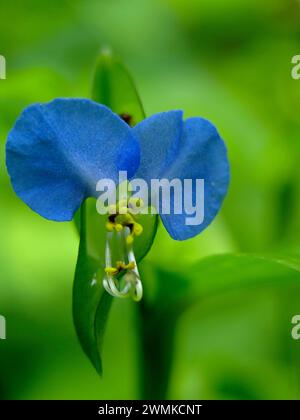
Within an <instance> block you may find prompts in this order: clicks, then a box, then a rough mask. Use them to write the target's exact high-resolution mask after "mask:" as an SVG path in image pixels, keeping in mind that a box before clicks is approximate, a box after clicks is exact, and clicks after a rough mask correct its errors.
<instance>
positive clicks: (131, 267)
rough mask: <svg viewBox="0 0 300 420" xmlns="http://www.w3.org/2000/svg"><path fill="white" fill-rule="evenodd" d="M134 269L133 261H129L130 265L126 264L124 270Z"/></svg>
mask: <svg viewBox="0 0 300 420" xmlns="http://www.w3.org/2000/svg"><path fill="white" fill-rule="evenodd" d="M134 267H135V263H134V262H133V261H131V262H130V263H128V264H127V265H126V266H125V268H126V270H133V269H134Z"/></svg>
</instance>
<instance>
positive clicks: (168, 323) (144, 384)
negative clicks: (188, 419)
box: [138, 299, 177, 400]
mask: <svg viewBox="0 0 300 420" xmlns="http://www.w3.org/2000/svg"><path fill="white" fill-rule="evenodd" d="M160 306H161V305H159V306H158V305H149V304H148V303H147V302H146V300H145V299H143V300H142V302H141V303H140V304H139V305H138V315H139V338H140V351H139V354H140V369H139V379H140V384H139V385H140V387H139V389H140V398H141V399H147V400H165V399H167V394H168V388H169V382H170V376H171V371H172V365H173V356H174V338H175V326H176V321H177V317H176V316H174V314H173V315H171V314H167V313H166V311H164V310H162V309H161V307H160Z"/></svg>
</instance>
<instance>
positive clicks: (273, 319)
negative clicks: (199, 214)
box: [0, 0, 300, 399]
mask: <svg viewBox="0 0 300 420" xmlns="http://www.w3.org/2000/svg"><path fill="white" fill-rule="evenodd" d="M0 9H1V15H0V54H2V55H4V56H5V57H6V59H7V80H1V81H0V141H1V149H0V153H1V155H0V170H1V171H0V232H1V244H0V314H2V315H5V317H6V319H7V340H5V341H0V398H2V399H4V398H9V399H57V398H58V399H63V398H71V399H77V398H80V399H85V398H93V399H94V398H95V399H96V398H97V399H115V398H120V399H121V398H122V399H134V398H138V395H139V393H138V386H139V385H138V381H137V369H138V364H137V357H138V355H137V352H138V340H139V337H138V335H137V329H136V326H135V315H136V314H135V310H136V308H135V304H133V303H132V302H130V301H119V300H115V301H114V304H113V310H112V313H111V317H110V319H109V322H108V328H107V333H106V339H105V345H104V354H103V359H104V378H103V379H102V380H100V379H99V377H98V376H97V374H96V372H95V371H94V370H93V368H92V366H91V365H90V363H89V361H88V360H87V358H86V357H85V356H84V354H83V353H82V350H81V348H80V346H79V344H78V342H77V338H76V335H75V331H74V328H73V324H72V317H71V288H72V280H73V274H74V267H75V263H76V257H77V248H78V238H77V235H76V232H75V229H74V226H73V225H72V224H67V223H54V222H49V221H46V220H44V219H42V218H41V217H39V216H38V215H37V214H35V213H33V212H32V211H31V210H30V209H29V208H27V207H26V206H25V204H23V203H22V202H21V200H19V199H18V198H17V197H16V195H15V194H14V193H13V191H12V188H11V186H10V183H9V179H8V176H7V173H6V170H5V157H4V149H5V147H4V145H5V141H6V136H7V133H8V131H9V129H10V128H11V127H12V125H13V123H14V121H15V119H16V117H17V116H18V114H19V113H20V112H21V110H22V109H23V108H24V107H25V106H27V105H29V104H31V103H33V102H36V101H41V102H44V101H49V100H51V99H52V98H55V97H68V96H70V97H78V96H80V97H82V96H83V97H88V96H89V95H90V85H91V80H92V74H93V68H94V63H95V58H96V56H97V54H98V52H99V49H100V47H101V46H103V45H109V46H111V47H112V48H113V49H114V51H116V52H117V53H118V54H119V55H120V56H121V57H122V58H123V60H124V62H125V63H126V64H127V66H128V67H129V69H130V71H131V73H132V74H133V76H134V79H135V81H136V84H137V87H138V90H139V93H140V95H141V98H142V102H143V104H144V107H145V110H146V114H147V115H151V114H152V113H155V112H160V111H164V110H170V109H177V108H181V109H183V110H184V111H185V116H186V117H188V116H197V115H199V116H204V117H206V118H208V119H210V120H212V121H213V122H214V123H215V124H216V125H217V127H218V129H219V131H220V133H221V134H222V136H223V138H224V139H225V140H226V143H227V145H228V149H229V156H230V161H231V167H232V181H231V186H230V191H229V194H228V197H227V199H226V202H225V204H224V206H223V208H222V211H221V213H220V214H219V216H218V217H217V219H216V220H215V222H214V223H213V225H212V226H210V227H209V228H208V229H207V230H206V231H205V232H204V233H203V234H202V235H200V236H199V237H197V238H194V239H192V240H189V241H187V242H184V243H179V242H174V241H172V240H171V239H170V238H169V237H168V235H167V234H166V233H165V231H164V229H163V228H162V227H160V230H159V234H158V236H157V239H156V241H155V244H154V246H153V249H152V251H151V252H150V254H149V255H148V257H147V260H148V261H149V263H151V264H153V265H157V266H160V267H164V268H165V267H168V266H171V267H172V268H173V269H174V270H176V266H177V265H180V266H183V264H188V263H189V262H193V261H197V260H198V259H199V258H200V257H203V256H207V255H211V254H219V253H227V252H250V253H260V254H264V255H265V254H269V253H272V254H280V255H284V254H286V255H294V256H296V257H297V256H298V255H300V217H299V214H300V171H299V161H300V119H299V115H300V81H295V80H293V79H292V78H291V75H290V72H291V57H292V56H293V55H296V54H300V49H299V48H300V47H299V45H300V43H299V42H300V4H299V2H298V1H297V0H266V1H264V2H262V1H260V0H249V1H248V0H246V1H241V0H202V1H198V0H190V1H186V0H143V1H140V0H127V1H125V0H107V1H101V0H85V1H83V0H72V1H71V0H68V1H66V0H51V1H42V2H41V1H38V0H26V1H24V0H23V1H21V0H16V1H14V2H10V1H7V0H6V1H4V0H0ZM162 249H163V252H162ZM211 280H212V281H213V279H211ZM195 281H198V282H201V281H202V279H201V273H200V272H199V273H195ZM299 292H300V288H299V286H298V287H294V286H290V285H289V284H288V283H287V284H286V285H284V286H283V287H278V286H275V285H274V287H272V286H268V287H264V288H259V287H257V288H253V289H251V290H248V289H247V290H243V289H242V288H241V289H239V290H237V291H234V290H233V291H231V292H228V293H225V294H220V295H218V296H214V297H212V298H208V299H206V300H205V301H201V302H199V304H197V303H195V304H194V305H192V306H191V307H190V308H189V309H188V310H186V311H185V312H184V314H183V316H182V317H181V318H180V321H179V324H178V327H177V329H176V350H175V358H174V368H173V373H172V378H171V383H170V388H169V393H168V397H170V398H186V399H192V398H195V399H198V398H208V399H217V398H221V399H226V398H250V399H252V398H258V399H264V398H266V399H281V398H292V399H298V398H299V397H300V383H299V369H300V342H296V341H293V340H292V338H291V335H290V329H291V325H290V319H291V317H292V316H293V315H294V314H296V313H297V311H298V313H300V300H299V296H300V294H299ZM165 304H166V305H168V300H167V299H166V302H165Z"/></svg>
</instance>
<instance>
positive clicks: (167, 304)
mask: <svg viewBox="0 0 300 420" xmlns="http://www.w3.org/2000/svg"><path fill="white" fill-rule="evenodd" d="M141 268H142V277H143V278H146V279H147V281H146V286H147V288H148V289H147V290H146V292H145V294H146V295H147V299H145V300H144V301H143V302H142V303H143V305H140V307H139V309H140V315H141V322H140V336H141V339H140V345H141V350H140V352H141V354H142V357H143V359H142V368H141V369H140V370H139V372H141V380H140V382H141V383H140V389H141V391H142V395H141V398H143V399H147V398H148V399H149V398H150V399H162V398H166V396H167V390H168V383H169V379H170V375H171V372H172V368H173V366H172V362H173V357H174V347H175V343H176V341H175V339H176V337H177V336H176V334H177V331H178V321H179V319H180V317H181V315H182V314H183V313H185V312H186V311H187V309H189V308H191V306H193V305H197V304H200V307H201V303H202V304H203V303H204V302H207V301H209V300H210V298H211V297H216V296H218V295H224V299H225V300H226V294H228V295H230V292H235V291H243V292H244V295H245V294H246V295H247V292H248V291H249V293H250V291H251V290H253V289H257V290H258V291H260V290H263V288H270V290H271V289H273V288H275V287H281V289H280V290H282V288H285V287H287V288H288V287H290V288H292V286H295V287H296V289H297V290H299V287H300V264H299V260H298V261H297V260H295V259H292V258H286V257H285V258H277V257H275V258H272V257H261V256H255V255H217V256H212V257H207V258H204V259H202V260H199V261H198V262H197V263H195V264H192V265H184V266H181V267H180V263H178V264H177V265H176V267H171V266H169V267H165V266H160V267H158V266H154V265H153V264H151V265H150V264H149V263H148V262H147V261H144V262H143V263H142V264H141ZM242 295H243V294H242ZM214 310H215V308H214ZM292 313H296V312H293V311H292ZM193 322H194V323H195V322H196V320H193ZM153 372H154V373H153Z"/></svg>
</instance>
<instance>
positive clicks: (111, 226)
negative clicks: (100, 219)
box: [105, 222, 115, 232]
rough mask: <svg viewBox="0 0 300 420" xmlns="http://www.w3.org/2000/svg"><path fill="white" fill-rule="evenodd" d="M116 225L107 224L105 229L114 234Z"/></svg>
mask: <svg viewBox="0 0 300 420" xmlns="http://www.w3.org/2000/svg"><path fill="white" fill-rule="evenodd" d="M114 226H115V225H114V224H113V223H112V222H107V223H106V225H105V227H106V229H107V230H108V231H109V232H112V231H113V230H114Z"/></svg>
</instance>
